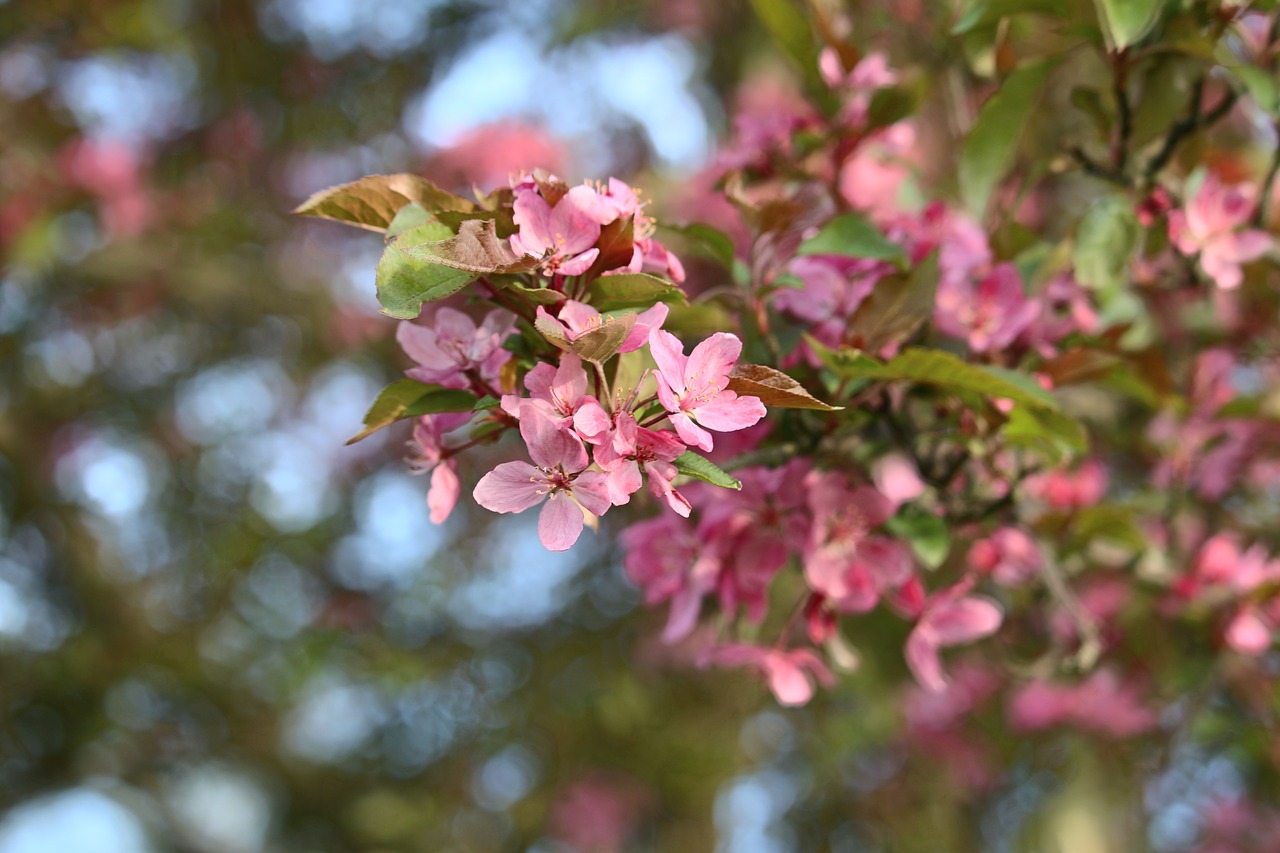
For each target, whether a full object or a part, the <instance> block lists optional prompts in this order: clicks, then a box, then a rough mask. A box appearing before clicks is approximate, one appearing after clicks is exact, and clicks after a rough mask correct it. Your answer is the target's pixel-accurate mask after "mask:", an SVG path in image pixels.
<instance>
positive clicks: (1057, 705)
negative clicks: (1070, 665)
mask: <svg viewBox="0 0 1280 853" xmlns="http://www.w3.org/2000/svg"><path fill="white" fill-rule="evenodd" d="M1008 717H1009V722H1010V723H1011V724H1012V725H1013V726H1014V727H1015V728H1018V729H1021V730H1023V731H1038V730H1040V729H1047V728H1051V727H1053V726H1059V725H1070V726H1074V727H1076V728H1079V729H1083V730H1085V731H1091V732H1097V733H1099V734H1104V735H1108V736H1110V737H1115V738H1123V737H1132V736H1134V735H1137V734H1141V733H1142V732H1144V731H1147V730H1148V729H1150V728H1152V727H1153V726H1155V724H1156V718H1155V715H1154V714H1153V713H1152V712H1151V711H1150V710H1148V709H1147V708H1146V707H1145V706H1144V705H1143V703H1142V699H1141V694H1140V691H1139V688H1138V687H1137V686H1135V685H1134V684H1132V683H1131V682H1123V681H1121V680H1120V678H1119V677H1118V676H1117V675H1116V673H1114V672H1112V671H1111V670H1106V669H1103V670H1099V671H1097V672H1095V673H1094V674H1093V675H1091V676H1089V677H1088V678H1087V679H1085V680H1084V681H1082V682H1080V683H1079V684H1075V685H1055V684H1050V683H1048V682H1044V681H1032V682H1029V683H1028V684H1026V685H1025V686H1024V687H1022V688H1021V689H1020V690H1019V691H1018V692H1017V693H1015V694H1014V695H1013V696H1012V698H1011V699H1010V700H1009V708H1008Z"/></svg>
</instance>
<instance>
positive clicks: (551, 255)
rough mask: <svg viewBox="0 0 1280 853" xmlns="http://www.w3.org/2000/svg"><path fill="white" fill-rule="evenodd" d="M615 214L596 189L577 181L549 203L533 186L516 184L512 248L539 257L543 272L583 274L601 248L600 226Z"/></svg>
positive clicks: (593, 261) (517, 252)
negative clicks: (558, 197) (552, 203)
mask: <svg viewBox="0 0 1280 853" xmlns="http://www.w3.org/2000/svg"><path fill="white" fill-rule="evenodd" d="M613 218H614V215H613V212H612V210H610V209H609V208H607V207H606V206H605V205H603V204H601V202H600V197H599V196H598V195H597V194H596V191H595V190H594V189H592V188H591V187H589V186H586V185H585V184H579V185H578V186H576V187H573V188H572V189H570V190H569V191H568V192H567V193H565V194H564V196H563V197H561V199H560V200H559V201H558V202H556V206H555V207H552V206H551V205H549V204H547V200H546V199H544V198H543V197H542V195H541V194H540V193H539V192H538V191H537V189H536V188H535V187H533V186H528V185H526V184H521V185H519V186H517V187H516V200H515V222H516V225H518V226H519V227H520V231H519V233H517V234H513V235H512V236H511V250H512V251H514V252H515V253H516V254H518V255H528V256H530V257H534V258H538V259H540V260H541V261H542V272H543V274H544V275H555V274H559V275H582V273H584V272H586V271H587V270H588V269H590V267H591V265H592V264H593V263H595V260H596V258H598V257H599V256H600V250H599V249H597V248H594V246H595V243H596V241H597V240H599V239H600V226H601V225H602V224H604V223H606V222H609V221H611V220H612V219H613Z"/></svg>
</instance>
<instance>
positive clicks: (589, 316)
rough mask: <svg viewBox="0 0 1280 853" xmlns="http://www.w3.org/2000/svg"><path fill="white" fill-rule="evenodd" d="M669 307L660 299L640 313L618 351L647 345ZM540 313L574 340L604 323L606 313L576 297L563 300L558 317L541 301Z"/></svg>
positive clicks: (630, 350)
mask: <svg viewBox="0 0 1280 853" xmlns="http://www.w3.org/2000/svg"><path fill="white" fill-rule="evenodd" d="M669 310H671V309H669V308H668V307H667V306H666V305H665V304H664V303H662V302H659V303H657V304H656V305H654V306H653V307H652V308H649V309H647V310H645V311H641V312H640V313H639V314H637V315H636V323H635V325H634V326H632V327H631V331H630V332H628V333H627V338H626V340H624V341H623V342H622V346H620V347H618V352H620V353H623V352H634V351H635V350H638V349H640V347H642V346H644V345H645V343H646V342H647V341H648V340H649V333H650V332H651V331H653V330H654V329H661V328H662V324H663V323H664V322H666V319H667V312H668V311H669ZM538 317H539V319H542V318H545V319H546V320H548V321H550V322H552V323H554V324H555V325H556V327H557V328H558V329H559V330H560V333H561V334H562V335H564V337H565V340H567V341H569V342H571V343H572V342H573V341H576V340H577V339H578V338H580V337H582V336H583V335H585V334H586V333H587V332H590V331H592V330H594V329H598V328H600V326H601V325H602V324H603V323H604V316H603V315H602V314H601V313H600V312H599V311H597V310H596V309H594V308H592V307H591V306H590V305H587V304H586V303H585V302H578V301H576V300H573V299H566V300H565V301H564V302H563V303H561V305H560V312H559V314H558V315H557V316H555V317H552V316H551V314H550V312H548V311H547V309H546V308H544V307H542V306H541V305H539V306H538Z"/></svg>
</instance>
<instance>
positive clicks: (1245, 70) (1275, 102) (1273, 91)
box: [1231, 65, 1280, 116]
mask: <svg viewBox="0 0 1280 853" xmlns="http://www.w3.org/2000/svg"><path fill="white" fill-rule="evenodd" d="M1231 70H1232V72H1234V73H1235V75H1236V76H1237V77H1239V78H1240V80H1241V81H1242V82H1243V83H1244V85H1245V87H1246V88H1248V90H1249V94H1250V95H1252V96H1253V99H1254V100H1255V101H1257V102H1258V106H1259V107H1260V108H1261V109H1263V110H1264V111H1266V112H1267V113H1268V114H1269V115H1273V116H1276V115H1280V81H1277V80H1276V75H1275V72H1273V71H1267V70H1265V69H1262V68H1258V67H1256V66H1253V65H1239V66H1236V67H1234V68H1232V69H1231Z"/></svg>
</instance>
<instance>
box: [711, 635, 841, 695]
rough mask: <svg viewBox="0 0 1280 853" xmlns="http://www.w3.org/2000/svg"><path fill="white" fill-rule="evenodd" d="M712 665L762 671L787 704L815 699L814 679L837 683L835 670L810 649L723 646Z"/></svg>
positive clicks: (713, 657) (739, 645)
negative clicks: (833, 671) (752, 668)
mask: <svg viewBox="0 0 1280 853" xmlns="http://www.w3.org/2000/svg"><path fill="white" fill-rule="evenodd" d="M710 662H711V663H715V664H718V665H720V666H750V667H754V668H756V669H757V670H759V671H760V673H761V674H762V675H764V677H765V681H767V682H768V684H769V689H770V690H771V691H773V695H774V697H775V698H776V699H777V700H778V701H779V702H780V703H782V704H783V705H804V704H805V703H807V702H808V701H809V700H810V699H812V698H813V688H814V680H815V679H816V680H817V681H818V682H820V683H821V684H823V685H825V686H827V687H830V686H832V685H833V684H835V678H834V677H833V676H832V675H831V670H829V669H827V665H826V664H825V663H823V662H822V659H821V658H819V657H818V656H817V655H816V654H814V653H813V651H811V650H810V649H791V650H789V651H784V650H782V649H767V648H762V647H760V646H751V645H747V644H746V643H730V644H728V645H724V646H720V647H719V648H717V649H715V650H713V651H712V652H711V654H710Z"/></svg>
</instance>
